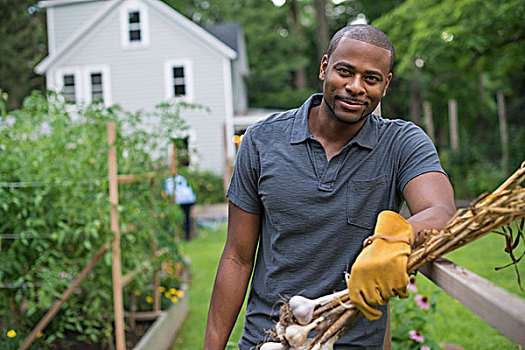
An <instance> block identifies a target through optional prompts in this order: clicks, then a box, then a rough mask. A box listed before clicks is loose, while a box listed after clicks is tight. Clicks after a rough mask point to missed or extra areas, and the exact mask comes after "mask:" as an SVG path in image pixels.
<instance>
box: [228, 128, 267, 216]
mask: <svg viewBox="0 0 525 350" xmlns="http://www.w3.org/2000/svg"><path fill="white" fill-rule="evenodd" d="M259 174H260V169H259V154H258V152H257V149H256V147H255V142H254V141H253V129H252V128H249V129H248V130H247V131H246V133H245V134H244V137H243V139H242V142H241V145H240V147H239V151H238V153H237V160H236V161H235V167H234V170H233V175H232V179H231V181H230V186H229V188H228V192H227V194H226V197H228V199H229V200H230V201H231V202H232V203H233V204H235V205H236V206H238V207H239V208H241V209H242V210H244V211H247V212H250V213H252V214H260V213H261V212H262V204H261V201H260V198H259V191H258V182H259Z"/></svg>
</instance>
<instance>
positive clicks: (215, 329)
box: [204, 254, 253, 350]
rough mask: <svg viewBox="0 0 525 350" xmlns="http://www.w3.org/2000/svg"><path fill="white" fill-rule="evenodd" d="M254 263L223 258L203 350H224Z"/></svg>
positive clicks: (216, 281)
mask: <svg viewBox="0 0 525 350" xmlns="http://www.w3.org/2000/svg"><path fill="white" fill-rule="evenodd" d="M252 267H253V263H249V262H243V261H240V260H238V259H236V258H232V257H229V256H228V255H227V254H223V255H222V257H221V260H220V263H219V268H218V270H217V277H216V279H215V285H214V287H213V293H212V296H211V302H210V309H209V312H208V322H207V324H206V336H205V339H204V349H205V350H217V349H221V350H222V349H224V348H225V347H226V343H227V342H228V338H229V337H230V333H231V331H232V329H233V326H234V325H235V321H236V320H237V316H238V314H239V310H240V309H241V306H242V303H243V301H244V297H245V295H246V289H247V286H248V282H249V279H250V276H251V272H252Z"/></svg>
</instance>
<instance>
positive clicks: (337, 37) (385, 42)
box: [326, 24, 396, 72]
mask: <svg viewBox="0 0 525 350" xmlns="http://www.w3.org/2000/svg"><path fill="white" fill-rule="evenodd" d="M343 37H347V38H350V39H355V40H359V41H363V42H365V43H368V44H372V45H375V46H378V47H382V48H383V49H387V50H388V51H390V53H391V56H390V72H391V71H392V68H393V67H394V60H395V57H396V51H395V49H394V44H392V42H391V41H390V39H389V38H388V36H386V34H385V33H383V32H382V31H381V30H379V29H377V28H376V27H374V26H371V25H369V24H352V25H348V26H346V27H343V28H341V29H339V30H338V31H337V33H335V34H334V36H333V37H332V40H330V45H329V46H328V51H327V52H326V55H327V56H328V59H330V56H331V55H332V53H333V52H334V50H335V48H336V47H337V45H338V44H339V41H341V39H342V38H343Z"/></svg>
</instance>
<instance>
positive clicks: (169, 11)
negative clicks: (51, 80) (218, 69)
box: [35, 0, 237, 74]
mask: <svg viewBox="0 0 525 350" xmlns="http://www.w3.org/2000/svg"><path fill="white" fill-rule="evenodd" d="M85 1H92V0H48V1H46V3H47V5H45V7H51V6H60V5H64V4H66V3H78V2H85ZM141 1H142V2H144V3H146V4H148V5H149V6H150V7H151V8H152V9H154V10H156V11H157V12H158V13H160V14H161V15H164V16H166V17H168V18H169V19H170V20H171V21H173V22H175V23H177V24H179V25H180V26H181V27H182V28H183V29H184V30H186V32H187V33H188V34H190V35H192V36H194V37H195V38H196V40H200V41H202V42H204V43H205V44H207V45H208V46H210V47H211V48H212V49H215V50H216V51H218V52H219V53H221V54H222V55H223V56H225V57H226V58H229V59H235V58H237V52H236V51H235V50H233V49H232V48H230V47H229V46H228V45H226V44H225V43H223V42H222V41H221V40H219V39H218V38H216V37H215V36H213V35H212V34H211V33H209V32H208V31H206V30H204V29H203V28H202V27H200V26H199V25H197V24H195V23H194V22H192V21H191V20H189V19H187V18H186V17H184V16H183V15H181V14H180V13H178V12H177V11H175V10H174V9H173V8H172V7H170V6H168V5H166V4H165V3H163V2H162V1H160V0H141ZM104 2H106V4H104V6H102V8H101V10H100V11H99V12H98V13H97V14H95V15H94V16H93V17H92V18H91V19H90V20H88V21H87V22H86V23H84V24H83V25H82V26H81V27H80V28H79V29H78V30H77V31H76V32H75V33H73V34H72V35H71V36H70V37H69V39H68V40H67V41H66V42H65V43H64V44H63V45H62V46H61V47H60V48H59V49H58V50H57V51H56V52H55V53H53V54H51V55H49V56H47V57H46V58H44V59H43V60H42V61H41V62H40V63H39V64H38V65H37V66H36V67H35V72H36V73H38V74H43V73H45V72H46V71H47V70H48V69H49V67H50V66H51V65H53V64H54V63H55V62H56V61H58V60H59V59H60V58H62V57H63V56H64V55H65V54H66V53H67V52H69V51H70V50H71V49H72V48H74V47H75V46H77V45H79V43H80V42H81V39H82V38H83V37H84V36H86V34H88V33H89V32H90V31H91V30H93V28H95V27H96V26H97V25H98V24H99V23H100V22H101V21H102V20H103V19H104V18H105V17H107V16H108V15H109V14H110V13H111V12H112V11H113V10H114V9H115V8H117V7H118V6H119V5H120V4H121V3H122V2H123V0H109V1H104ZM41 3H42V1H41V2H39V6H41Z"/></svg>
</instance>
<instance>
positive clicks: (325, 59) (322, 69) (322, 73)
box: [319, 55, 328, 81]
mask: <svg viewBox="0 0 525 350" xmlns="http://www.w3.org/2000/svg"><path fill="white" fill-rule="evenodd" d="M327 68H328V56H327V55H324V56H323V58H322V59H321V67H320V69H319V80H321V81H324V77H325V75H326V69H327Z"/></svg>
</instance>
